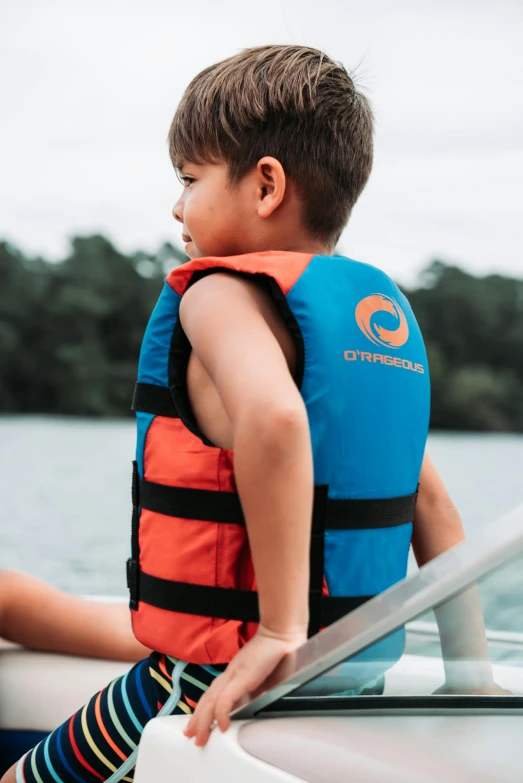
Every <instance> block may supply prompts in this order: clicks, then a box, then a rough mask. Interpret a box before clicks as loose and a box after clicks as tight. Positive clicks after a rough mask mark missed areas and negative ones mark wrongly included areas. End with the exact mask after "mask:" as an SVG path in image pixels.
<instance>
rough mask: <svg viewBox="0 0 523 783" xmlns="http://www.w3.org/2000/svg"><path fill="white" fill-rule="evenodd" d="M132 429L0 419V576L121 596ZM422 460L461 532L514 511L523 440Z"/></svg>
mask: <svg viewBox="0 0 523 783" xmlns="http://www.w3.org/2000/svg"><path fill="white" fill-rule="evenodd" d="M133 452H134V425H133V422H132V421H109V422H108V421H91V420H84V419H61V418H52V417H27V416H25V417H4V418H0V476H1V480H0V486H1V489H2V522H1V524H0V567H8V568H17V569H21V570H24V571H28V572H30V573H33V574H35V575H36V576H39V577H41V578H43V579H46V580H47V581H49V582H51V583H53V584H55V585H57V586H58V587H62V588H65V589H67V590H71V591H74V592H78V593H92V594H107V593H110V594H114V595H125V593H126V588H125V569H124V564H125V560H126V558H127V556H128V548H129V534H130V473H131V471H130V463H131V459H132V458H133ZM429 452H430V454H431V456H432V458H433V460H434V462H435V464H436V467H437V468H438V470H439V471H440V473H441V474H442V476H443V478H444V480H445V482H446V484H447V487H448V488H449V490H450V493H451V495H452V497H453V498H454V500H455V502H456V503H457V505H458V507H459V509H460V511H461V514H462V517H463V521H464V524H465V529H466V531H467V532H471V531H473V530H474V529H477V528H478V527H480V526H481V525H484V524H486V523H487V522H490V521H493V520H494V519H496V517H498V516H499V515H500V514H502V513H503V512H505V511H508V510H510V509H511V508H512V507H514V506H515V505H517V504H518V503H521V502H523V481H522V476H523V437H522V436H509V435H475V434H474V435H456V434H436V435H432V436H431V437H430V439H429Z"/></svg>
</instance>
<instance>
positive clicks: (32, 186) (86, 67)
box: [0, 0, 523, 282]
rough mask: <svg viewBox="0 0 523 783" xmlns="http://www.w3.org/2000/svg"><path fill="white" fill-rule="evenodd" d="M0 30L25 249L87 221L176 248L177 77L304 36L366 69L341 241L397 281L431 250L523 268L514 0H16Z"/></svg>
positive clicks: (0, 206)
mask: <svg viewBox="0 0 523 783" xmlns="http://www.w3.org/2000/svg"><path fill="white" fill-rule="evenodd" d="M0 29H1V30H2V45H1V46H2V48H1V51H0V73H1V74H2V78H1V82H0V111H1V114H2V116H1V122H0V182H1V188H0V237H3V238H7V239H9V240H11V241H13V242H14V243H15V244H18V245H19V246H20V247H22V248H23V249H24V250H25V251H26V252H31V253H42V254H43V255H46V256H48V257H55V258H58V257H61V256H62V255H63V254H64V253H65V252H66V248H67V237H68V236H70V235H71V234H74V233H88V232H93V231H103V232H104V233H106V234H107V235H108V236H109V237H110V238H112V239H113V240H114V241H115V242H116V244H117V245H118V246H119V247H121V248H122V249H123V250H125V251H130V250H134V249H138V248H143V249H148V250H154V249H156V248H157V247H158V245H159V244H160V243H161V242H162V241H164V240H169V241H171V242H174V243H178V244H180V243H181V240H180V227H179V224H175V222H174V220H173V218H172V216H171V207H172V204H173V203H174V201H175V200H176V197H177V193H178V189H179V185H178V182H177V180H176V178H175V176H174V173H173V171H172V169H171V165H170V162H169V159H168V155H167V146H166V136H167V131H168V127H169V123H170V120H171V117H172V115H173V113H174V110H175V107H176V105H177V103H178V101H179V99H180V97H181V94H182V92H183V89H184V87H185V86H186V85H187V83H188V81H189V80H190V79H191V78H192V77H193V76H194V75H195V74H196V73H197V72H198V71H200V70H201V69H202V68H203V67H205V66H207V65H210V64H211V63H213V62H216V61H217V60H219V59H223V58H225V57H227V56H230V55H231V54H234V53H235V52H237V51H239V50H240V49H242V48H244V47H248V46H256V45H260V44H265V43H304V44H308V45H312V46H317V47H319V48H322V49H324V50H325V51H326V52H327V53H328V54H329V55H330V56H332V57H334V58H335V59H337V60H341V61H342V62H343V63H344V64H345V66H346V67H348V68H353V67H355V66H358V74H359V83H360V85H361V86H362V87H363V88H364V89H365V91H366V92H367V94H368V95H369V97H370V98H371V100H372V103H373V105H374V107H375V111H376V116H377V134H376V158H375V165H374V171H373V174H372V176H371V179H370V182H369V184H368V186H367V188H366V189H365V191H364V193H363V195H362V196H361V198H360V201H359V203H358V205H357V206H356V208H355V210H354V213H353V217H352V219H351V222H350V223H349V226H348V228H347V229H346V230H345V232H344V234H343V236H342V239H341V241H340V247H341V249H342V250H343V252H344V253H345V254H347V255H350V256H352V257H353V258H357V259H359V260H361V261H366V262H368V263H372V264H375V265H377V266H381V267H382V268H384V269H385V270H386V271H387V272H388V273H389V274H392V275H393V276H394V277H396V278H397V279H399V280H401V281H405V282H412V281H413V280H414V278H415V275H416V273H417V271H419V269H420V268H421V267H422V266H423V265H424V264H425V263H426V262H427V261H428V260H429V259H431V258H433V257H435V256H438V257H440V258H443V259H445V260H448V261H450V262H456V263H458V264H460V265H462V266H465V267H467V268H469V269H471V270H473V271H475V272H478V273H484V272H490V271H500V272H505V273H510V274H513V275H517V276H520V277H523V219H522V218H523V198H522V193H521V191H522V183H523V45H522V41H523V2H522V1H521V0H492V1H491V2H485V0H454V1H452V0H358V2H356V1H355V0H321V1H320V2H312V1H311V0H264V2H263V3H253V2H248V0H243V2H239V1H238V0H216V1H215V2H212V0H195V1H194V2H192V3H190V2H184V3H182V2H180V1H179V0H170V2H166V0H148V1H147V2H144V1H143V0H142V2H138V0H75V1H74V2H71V0H45V2H43V3H42V2H38V0H16V2H11V3H4V4H2V7H1V9H0Z"/></svg>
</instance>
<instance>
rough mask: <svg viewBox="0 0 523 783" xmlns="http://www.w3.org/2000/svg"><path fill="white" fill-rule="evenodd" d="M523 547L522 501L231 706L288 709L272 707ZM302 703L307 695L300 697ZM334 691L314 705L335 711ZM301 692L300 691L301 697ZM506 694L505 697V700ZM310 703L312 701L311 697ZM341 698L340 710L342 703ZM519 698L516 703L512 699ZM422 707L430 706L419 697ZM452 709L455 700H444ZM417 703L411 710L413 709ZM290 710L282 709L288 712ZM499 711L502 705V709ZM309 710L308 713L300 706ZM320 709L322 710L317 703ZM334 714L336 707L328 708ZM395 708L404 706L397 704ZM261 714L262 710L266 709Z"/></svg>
mask: <svg viewBox="0 0 523 783" xmlns="http://www.w3.org/2000/svg"><path fill="white" fill-rule="evenodd" d="M522 553H523V504H521V505H519V506H517V507H516V508H514V509H513V510H512V511H510V512H508V513H507V514H505V515H503V516H502V517H501V518H500V519H498V520H496V521H495V522H492V523H491V524H489V525H486V526H485V527H484V528H483V529H482V530H481V531H479V532H478V533H477V534H475V535H474V536H472V537H470V538H468V539H466V540H465V541H463V542H462V543H460V544H458V545H457V546H455V547H453V548H452V549H450V550H448V551H447V552H444V553H443V554H442V555H440V556H439V557H437V558H435V559H434V560H431V561H430V562H429V563H427V564H426V565H424V566H423V567H422V568H420V569H419V571H418V572H417V573H415V574H412V575H411V576H408V577H406V578H405V579H402V580H401V581H400V582H398V583H397V584H395V585H393V587H391V588H389V589H388V590H386V591H385V592H383V593H381V594H380V595H378V596H376V597H375V598H373V599H372V600H370V601H368V602H367V603H365V604H363V605H362V606H361V607H359V608H358V609H356V610H355V611H354V612H351V613H350V614H349V615H346V616H345V617H343V618H341V620H338V621H337V622H336V623H334V624H333V625H331V626H329V627H328V628H326V629H325V630H324V631H322V632H321V633H319V634H317V635H316V636H313V637H312V638H311V639H309V640H308V641H307V642H306V643H305V644H304V645H302V646H301V647H300V648H298V649H297V650H294V651H293V652H292V653H289V654H288V655H286V656H285V658H284V659H283V660H282V661H281V662H280V664H279V665H278V666H277V667H276V669H275V670H274V672H273V673H272V674H271V675H270V676H269V677H268V678H267V680H265V682H264V683H262V685H261V686H260V687H259V688H258V689H257V690H256V691H255V692H254V693H252V694H249V695H247V696H245V697H244V698H243V699H242V700H241V701H240V703H239V704H238V705H237V706H236V707H235V709H234V710H233V711H232V712H231V715H230V717H231V718H232V719H238V720H245V719H249V718H253V717H255V716H258V715H259V714H260V713H261V711H262V710H264V711H265V713H266V714H267V716H268V715H269V714H272V715H275V714H278V715H282V714H289V710H286V709H285V708H284V706H283V704H280V705H279V710H278V712H277V713H275V712H274V709H273V710H271V709H270V708H271V705H274V704H275V703H276V702H279V701H280V700H281V699H283V698H284V697H288V696H289V695H290V694H291V693H292V692H293V691H295V690H297V689H298V688H300V687H302V686H303V685H305V684H306V683H307V682H310V681H311V680H313V679H315V678H316V677H318V676H320V675H322V674H324V673H325V672H327V671H329V670H330V669H332V668H333V667H334V666H336V665H337V664H339V663H341V662H342V661H345V660H346V659H347V658H349V657H351V656H353V655H356V654H357V653H358V652H361V651H362V650H364V649H365V648H367V647H369V646H370V645H371V644H373V643H374V642H377V641H379V640H380V639H382V638H383V637H385V636H387V635H388V634H390V633H392V632H393V631H395V630H397V629H398V628H401V627H402V626H404V625H405V624H406V623H408V622H409V621H411V620H415V619H416V618H417V617H418V616H419V615H421V614H422V613H423V612H426V611H428V610H429V609H433V608H434V607H435V606H437V605H439V604H441V603H443V602H445V601H447V600H448V599H449V598H452V597H453V596H455V595H456V594H458V593H459V592H460V591H462V590H463V589H465V588H467V587H469V586H470V585H472V584H474V583H475V582H476V581H477V580H478V579H480V578H481V577H483V576H485V575H486V574H488V573H490V572H491V571H493V570H494V569H496V568H498V567H499V566H501V565H503V564H504V563H506V562H508V561H510V560H512V559H513V558H516V557H517V556H518V555H520V554H522ZM298 698H299V699H300V703H301V704H302V705H303V704H304V702H303V701H302V699H305V698H307V697H298ZM333 698H334V697H326V698H325V699H324V698H323V697H314V699H315V704H316V699H318V708H319V707H320V706H322V705H321V704H320V700H321V701H329V702H330V710H332V709H333V708H334V704H333ZM341 698H343V699H344V702H345V703H346V702H349V701H350V705H348V706H347V707H344V708H343V710H342V713H344V714H347V711H348V710H350V712H351V714H353V710H354V709H356V707H357V704H356V700H358V701H359V702H361V701H362V698H363V701H364V703H365V705H366V707H365V710H368V709H369V708H370V704H371V702H370V701H369V700H373V701H375V702H377V704H379V705H381V707H380V709H381V708H384V707H385V706H386V705H385V700H386V699H393V701H394V703H396V702H397V701H398V699H399V700H401V702H402V704H403V705H404V707H406V702H407V701H410V702H411V703H412V702H413V700H419V699H421V702H423V704H425V703H426V702H428V701H429V700H430V711H431V712H432V711H433V710H434V709H435V707H436V705H437V704H438V703H439V704H440V705H443V702H442V701H441V699H451V703H452V705H454V706H453V707H452V711H453V712H454V711H455V709H456V708H457V707H458V701H456V699H458V700H466V702H467V704H468V705H469V708H473V704H475V705H476V706H475V707H474V711H477V710H478V708H479V705H480V704H483V702H482V701H481V700H482V699H488V700H489V701H488V702H486V703H485V704H487V703H488V704H490V705H492V701H493V699H495V700H496V702H497V703H499V707H500V708H501V707H503V705H502V704H501V701H500V700H501V699H502V697H493V696H451V697H445V696H430V697H427V696H423V697H387V696H365V697H357V696H353V697H349V698H346V697H341ZM295 699H296V697H295ZM295 699H288V700H287V699H286V701H289V708H290V702H293V703H294V708H293V709H292V714H296V706H297V704H298V701H297V700H295ZM505 700H506V699H504V698H503V701H505ZM507 700H509V701H510V706H507V707H506V708H507V709H509V710H510V712H511V714H513V713H512V711H513V709H516V708H517V709H521V708H522V705H523V698H521V699H520V698H519V697H507ZM307 701H308V702H310V701H311V698H310V697H309V698H308V699H307ZM340 704H341V702H338V707H337V709H338V710H340V709H341V707H340ZM513 705H514V706H513ZM419 708H420V709H425V710H426V709H427V706H426V705H425V706H423V705H422V704H421V703H420V706H419ZM445 708H446V709H450V707H448V706H447V707H445ZM412 709H414V706H411V708H410V709H409V712H412ZM282 710H283V711H282ZM496 711H497V710H496ZM299 714H300V715H303V714H304V712H302V711H301V712H300V713H299ZM314 714H317V710H316V707H315V708H314ZM329 714H332V712H329ZM394 714H397V710H396V709H394ZM260 717H261V715H260Z"/></svg>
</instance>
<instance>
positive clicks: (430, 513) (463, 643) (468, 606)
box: [412, 454, 492, 690]
mask: <svg viewBox="0 0 523 783" xmlns="http://www.w3.org/2000/svg"><path fill="white" fill-rule="evenodd" d="M464 538H465V534H464V532H463V525H462V523H461V518H460V515H459V513H458V510H457V508H456V506H455V505H454V503H453V502H452V500H451V498H450V496H449V494H448V492H447V490H446V488H445V485H444V483H443V481H442V480H441V478H440V476H439V475H438V473H437V471H436V468H435V467H434V465H433V463H432V460H431V459H430V458H429V456H428V455H427V454H425V457H424V460H423V466H422V469H421V476H420V486H419V494H418V501H417V504H416V512H415V516H414V526H413V536H412V548H413V550H414V554H415V556H416V560H417V563H418V565H419V566H422V565H424V564H425V563H427V562H428V561H429V560H432V559H433V558H434V557H437V556H438V555H440V554H442V553H443V552H446V551H447V549H450V548H451V547H453V546H455V545H456V544H459V543H460V542H461V541H463V540H464ZM434 613H435V615H436V620H437V623H438V629H439V634H440V641H441V651H442V654H443V661H444V665H445V676H446V680H447V685H448V686H449V687H450V688H451V687H453V686H456V688H457V690H464V689H473V690H474V689H476V688H479V687H481V685H482V684H483V683H488V682H490V680H491V677H492V671H491V666H490V660H489V652H488V643H487V638H486V634H485V624H484V620H483V611H482V607H481V601H480V596H479V592H478V589H477V586H476V585H472V586H471V587H469V588H468V589H467V590H464V591H463V592H462V593H460V594H459V595H458V596H456V597H455V598H452V599H450V600H449V601H446V602H445V603H444V604H442V605H441V606H439V607H437V608H436V609H435V612H434ZM471 662H474V664H473V665H471Z"/></svg>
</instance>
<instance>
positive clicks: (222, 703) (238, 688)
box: [214, 682, 245, 731]
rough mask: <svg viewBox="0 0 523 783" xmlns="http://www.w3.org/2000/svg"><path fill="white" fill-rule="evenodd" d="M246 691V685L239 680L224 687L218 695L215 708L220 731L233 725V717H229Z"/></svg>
mask: <svg viewBox="0 0 523 783" xmlns="http://www.w3.org/2000/svg"><path fill="white" fill-rule="evenodd" d="M244 693H245V687H244V685H243V684H242V683H241V682H237V683H231V684H230V685H229V687H228V688H224V689H223V690H222V692H221V693H220V695H219V696H218V699H217V700H216V705H215V708H214V717H215V718H216V722H217V724H218V727H219V729H220V731H227V729H228V728H229V726H230V725H231V719H230V718H229V715H230V714H231V712H232V710H233V708H234V705H235V704H236V702H237V701H238V700H239V699H240V698H241V697H242V696H243V694H244Z"/></svg>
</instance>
